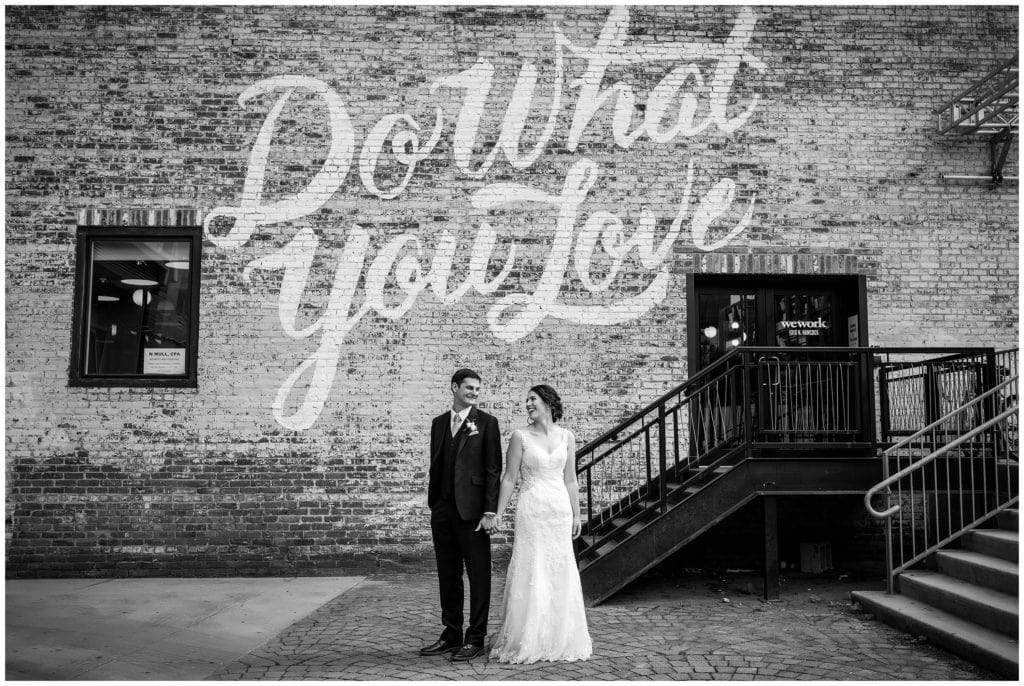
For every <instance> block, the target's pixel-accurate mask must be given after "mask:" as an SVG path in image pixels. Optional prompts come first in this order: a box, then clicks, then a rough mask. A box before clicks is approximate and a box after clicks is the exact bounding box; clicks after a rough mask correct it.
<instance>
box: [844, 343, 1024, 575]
mask: <svg viewBox="0 0 1024 686" xmlns="http://www.w3.org/2000/svg"><path fill="white" fill-rule="evenodd" d="M1004 359H1008V358H1004ZM1012 359H1013V361H1014V364H1015V361H1016V353H1015V351H1013V358H1012ZM1013 371H1014V372H1016V369H1013ZM1017 380H1018V375H1017V374H1016V373H1013V375H1012V376H1011V377H1010V378H1007V379H1005V380H1004V381H1002V382H1001V383H999V384H997V385H995V386H993V387H992V388H990V389H989V390H987V391H985V392H984V393H982V394H980V395H978V396H977V397H975V398H974V399H973V400H971V401H969V402H967V403H965V404H964V405H962V406H961V407H959V408H957V409H955V410H953V411H951V412H949V413H947V414H946V415H944V416H943V417H941V418H939V419H938V420H936V421H934V422H932V423H931V424H929V425H928V426H926V427H925V428H923V429H921V430H920V431H918V432H916V433H914V434H913V435H911V436H908V437H907V438H905V439H903V440H902V441H900V442H899V443H896V444H895V445H893V446H892V447H890V448H889V449H887V450H885V451H884V452H883V455H882V469H883V479H882V481H880V482H879V483H878V484H876V485H875V486H873V487H872V488H870V489H869V490H868V491H867V493H865V495H864V504H865V506H866V507H867V510H868V512H869V513H870V514H871V515H873V516H874V517H877V518H879V519H885V521H886V532H885V538H886V567H887V574H888V579H887V585H888V590H889V593H890V594H892V593H893V592H894V591H895V580H896V577H897V575H898V574H899V573H900V572H902V571H904V570H906V569H908V568H910V567H912V566H914V565H916V564H918V563H919V562H921V561H922V560H924V559H925V558H927V557H928V556H929V555H931V554H932V553H934V552H935V551H936V550H938V549H939V548H941V547H942V546H944V545H946V544H948V543H949V542H950V541H952V540H954V539H956V538H957V537H959V536H961V535H962V534H963V533H965V532H966V531H969V530H970V529H974V528H977V527H978V526H979V525H980V524H982V523H984V522H986V521H988V520H989V519H991V518H992V517H994V516H995V515H996V514H998V513H999V512H1001V511H1002V510H1005V509H1006V508H1008V507H1011V506H1012V505H1013V504H1014V503H1016V502H1017V500H1018V497H1019V494H1018V485H1017V478H1016V470H1017V465H1018V452H1017V450H1018V445H1017V440H1016V436H1017V429H1016V427H1017V408H1018V403H1017V384H1018V381H1017ZM952 432H955V435H956V436H957V438H955V439H953V440H949V438H948V437H949V435H950V434H951V433H952ZM904 462H905V463H906V466H902V465H903V464H904ZM893 465H895V468H896V471H895V472H894V473H892V474H890V471H891V468H892V466H893ZM880 494H884V495H885V500H886V505H887V507H886V508H885V509H883V510H879V509H876V508H875V507H874V505H873V504H872V500H873V499H874V498H875V497H876V496H878V495H880ZM897 514H898V515H899V516H898V517H897V516H896V515H897ZM894 520H895V521H894Z"/></svg>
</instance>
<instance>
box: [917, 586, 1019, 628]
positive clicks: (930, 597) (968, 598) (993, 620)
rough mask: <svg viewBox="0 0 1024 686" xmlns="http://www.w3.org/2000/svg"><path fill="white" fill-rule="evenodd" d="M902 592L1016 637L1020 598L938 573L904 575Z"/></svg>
mask: <svg viewBox="0 0 1024 686" xmlns="http://www.w3.org/2000/svg"><path fill="white" fill-rule="evenodd" d="M899 589H900V593H901V594H902V595H904V596H906V597H908V598H913V599H914V600H920V601H921V602H924V603H928V604H929V605H932V606H934V607H936V608H938V609H940V610H943V611H945V612H948V613H950V614H953V615H956V616H957V617H961V618H963V619H966V620H968V621H970V622H973V623H975V624H978V625H980V626H983V627H986V628H988V629H992V630H993V631H998V632H1000V633H1003V634H1006V635H1007V636H1012V637H1014V638H1016V636H1017V631H1018V624H1019V614H1018V603H1017V596H1015V595H1009V594H1008V593H1000V592H999V591H993V590H992V589H990V588H985V587H983V586H975V585H974V584H970V583H968V582H966V581H962V580H960V579H954V578H953V577H951V576H946V575H945V574H940V573H938V572H924V571H922V572H917V571H915V572H904V573H902V574H900V575H899Z"/></svg>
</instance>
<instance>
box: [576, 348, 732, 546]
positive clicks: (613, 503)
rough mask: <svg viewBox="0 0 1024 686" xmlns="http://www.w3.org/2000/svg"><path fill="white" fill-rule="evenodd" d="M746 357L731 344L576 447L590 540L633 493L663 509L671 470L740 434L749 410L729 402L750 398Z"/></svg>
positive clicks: (720, 451) (631, 501)
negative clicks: (683, 379) (705, 364)
mask: <svg viewBox="0 0 1024 686" xmlns="http://www.w3.org/2000/svg"><path fill="white" fill-rule="evenodd" d="M748 364H749V360H748V358H747V357H745V356H743V355H741V351H740V350H733V351H730V352H729V353H728V354H727V355H724V356H723V357H722V358H720V359H719V360H717V361H716V362H715V363H714V364H712V365H709V366H708V367H706V368H705V369H703V370H701V371H700V372H699V373H697V374H696V375H695V376H694V377H692V378H690V379H688V380H687V381H686V382H684V383H682V384H680V385H679V386H676V387H675V388H673V389H672V390H670V391H669V392H668V393H665V394H664V395H662V396H661V397H660V398H658V399H657V400H655V401H654V402H652V403H650V404H649V405H647V406H646V407H644V408H643V409H642V410H640V411H639V412H637V413H636V414H634V415H632V416H630V417H628V418H627V419H625V420H623V421H622V422H620V423H619V424H617V425H616V426H615V427H613V428H612V429H611V430H609V431H607V432H605V433H604V434H602V435H601V436H598V437H597V438H596V439H594V440H592V441H590V442H588V443H587V444H586V445H585V446H583V447H582V448H580V449H579V450H578V451H577V453H576V464H577V468H576V472H577V475H578V477H579V481H580V485H581V488H582V489H583V491H584V492H585V494H586V512H585V513H584V516H583V521H584V525H583V537H584V541H585V542H586V543H589V544H590V545H593V544H594V543H596V542H597V538H596V536H595V534H594V532H595V531H596V530H597V529H598V528H600V527H601V525H602V524H604V523H605V522H607V521H610V520H612V519H614V518H615V517H616V516H618V515H619V514H621V513H622V512H625V511H626V510H629V509H630V508H631V507H632V506H633V505H635V504H636V503H638V502H640V501H644V502H645V503H646V504H647V505H648V506H651V505H654V506H656V507H657V508H658V510H659V511H660V512H664V511H665V510H666V509H667V501H666V495H667V489H668V481H669V479H670V478H671V477H672V476H674V475H675V474H679V473H681V472H683V471H685V470H687V469H692V468H696V467H697V466H698V465H699V464H700V462H701V460H702V458H704V457H705V456H706V455H708V454H709V453H716V457H719V458H720V456H722V455H727V454H728V453H729V450H730V448H731V447H734V446H736V445H739V444H742V443H743V442H744V441H743V440H742V437H743V436H749V418H748V419H747V420H746V422H744V420H743V419H742V418H740V417H737V416H736V415H737V413H736V412H735V411H734V407H735V406H737V405H738V404H739V403H740V402H741V401H740V400H739V399H740V398H749V394H750V391H749V389H748V388H747V387H746V384H747V383H748V380H749V376H750V375H749V374H748V373H744V372H745V370H746V369H747V366H748ZM692 408H699V409H697V410H696V411H693V409H692Z"/></svg>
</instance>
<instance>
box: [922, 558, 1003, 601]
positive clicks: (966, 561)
mask: <svg viewBox="0 0 1024 686" xmlns="http://www.w3.org/2000/svg"><path fill="white" fill-rule="evenodd" d="M935 561H936V563H937V564H938V568H939V571H940V572H942V573H944V574H948V575H949V576H952V577H956V578H957V579H962V580H964V581H966V582H968V583H972V584H977V585H979V586H985V587H986V588H991V589H992V590H994V591H999V592H1000V593H1006V594H1008V595H1013V596H1015V595H1017V594H1018V584H1019V580H1020V568H1019V567H1018V565H1017V564H1016V563H1014V562H1010V561H1008V560H1004V559H1002V558H1000V557H992V556H991V555H985V554H983V553H976V552H974V551H973V550H940V551H939V552H937V553H936V554H935Z"/></svg>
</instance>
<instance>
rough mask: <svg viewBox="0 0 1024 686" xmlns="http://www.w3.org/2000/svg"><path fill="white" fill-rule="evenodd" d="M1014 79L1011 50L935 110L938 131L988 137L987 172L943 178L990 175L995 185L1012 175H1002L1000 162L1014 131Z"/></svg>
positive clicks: (1016, 72) (1015, 101)
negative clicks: (988, 163) (988, 172)
mask: <svg viewBox="0 0 1024 686" xmlns="http://www.w3.org/2000/svg"><path fill="white" fill-rule="evenodd" d="M1017 79H1018V66H1017V55H1016V54H1015V55H1014V56H1013V57H1012V58H1011V59H1009V60H1007V61H1005V62H1003V63H1002V64H1000V65H998V66H997V67H995V68H994V69H993V70H992V71H990V72H989V73H988V74H986V75H985V76H984V77H982V78H981V79H980V80H979V81H978V82H977V83H975V84H974V85H973V86H971V87H970V88H968V89H967V90H965V91H963V92H961V93H958V94H957V95H956V96H954V97H953V98H952V99H950V100H949V101H947V102H945V103H944V104H943V105H942V106H941V107H939V108H937V109H936V110H935V114H936V115H937V117H938V132H939V134H940V135H947V136H957V137H964V136H978V135H981V136H986V137H988V146H989V157H990V165H989V167H990V176H979V175H970V174H960V175H956V174H946V175H944V176H943V178H946V179H967V180H970V179H991V181H992V183H993V184H995V185H997V186H998V185H1000V184H1002V183H1003V181H1004V180H1009V179H1013V180H1015V179H1016V177H1004V176H1003V165H1004V164H1005V162H1006V157H1007V153H1008V152H1009V149H1010V146H1011V144H1012V143H1013V139H1014V136H1015V135H1016V133H1017V120H1018V114H1019V112H1018V104H1017Z"/></svg>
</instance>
